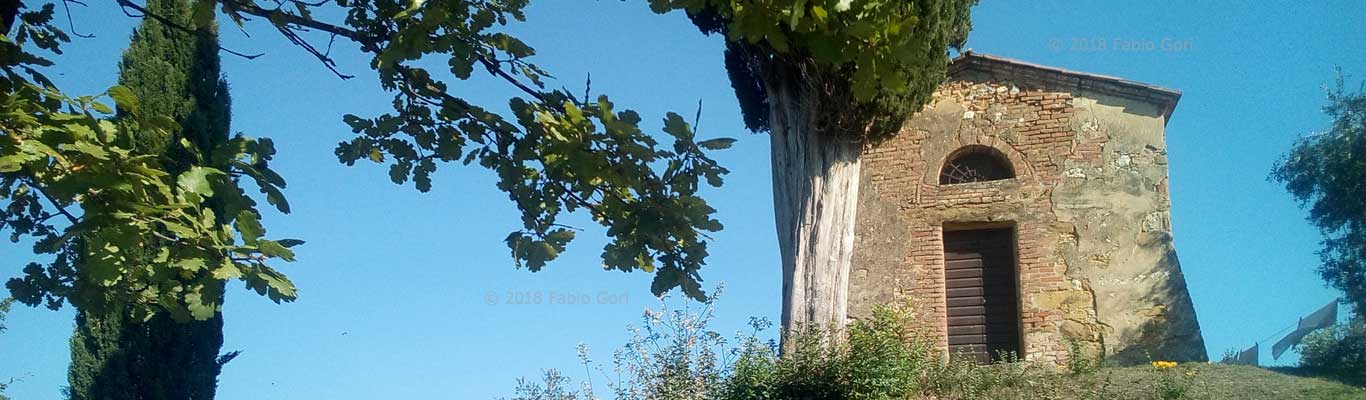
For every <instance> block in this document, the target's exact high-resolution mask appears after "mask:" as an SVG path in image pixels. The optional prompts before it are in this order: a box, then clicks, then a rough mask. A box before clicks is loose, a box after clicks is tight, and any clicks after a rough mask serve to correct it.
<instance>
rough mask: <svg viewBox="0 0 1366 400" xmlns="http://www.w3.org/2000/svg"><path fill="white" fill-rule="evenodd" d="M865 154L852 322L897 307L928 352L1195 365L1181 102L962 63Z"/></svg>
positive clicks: (1197, 339) (1018, 65) (1001, 63)
mask: <svg viewBox="0 0 1366 400" xmlns="http://www.w3.org/2000/svg"><path fill="white" fill-rule="evenodd" d="M949 71H950V73H949V79H948V81H947V82H946V83H945V84H943V85H942V86H941V87H940V88H939V90H938V91H937V92H936V94H935V96H934V99H933V100H932V101H931V103H930V104H928V105H926V106H925V108H924V109H923V110H922V111H921V112H919V113H918V114H916V115H915V116H914V117H913V118H912V119H911V120H910V121H908V122H907V124H906V127H905V128H904V129H903V130H902V131H901V132H900V133H899V134H898V135H896V136H894V137H893V138H891V139H888V140H887V141H885V142H883V143H879V144H878V145H877V146H873V147H872V148H871V149H870V150H868V151H867V153H866V154H865V155H864V159H863V169H862V176H861V177H860V185H861V186H860V198H859V211H858V222H857V224H858V226H857V229H856V232H857V235H856V238H855V250H854V258H853V267H852V269H851V272H850V273H851V275H850V283H849V289H850V291H849V299H850V315H851V316H854V317H858V316H862V315H866V314H867V312H868V311H869V309H870V307H871V306H873V305H876V304H890V303H904V302H910V303H911V304H912V305H913V307H914V308H915V309H916V310H917V313H916V314H917V318H918V320H919V321H920V323H921V324H923V325H922V326H926V327H927V328H928V331H929V332H931V333H933V336H934V338H935V339H936V340H937V341H938V343H939V344H940V346H941V347H943V348H947V349H949V350H950V351H951V352H954V353H957V352H967V353H969V355H970V356H976V357H978V358H979V360H986V359H987V358H988V357H990V356H989V355H988V354H997V352H998V351H1006V352H1016V354H1017V355H1020V356H1022V357H1023V358H1024V359H1026V360H1039V361H1052V362H1063V361H1065V360H1066V359H1067V358H1068V357H1070V355H1071V354H1073V351H1074V350H1075V351H1082V352H1086V353H1088V354H1091V355H1094V354H1105V355H1106V357H1107V359H1108V360H1111V361H1118V362H1121V363H1124V362H1146V361H1147V360H1148V357H1152V359H1169V360H1205V359H1206V353H1205V347H1204V341H1203V339H1202V338H1201V336H1200V328H1199V324H1198V323H1197V322H1196V318H1195V310H1194V308H1193V307H1192V305H1191V301H1190V297H1189V295H1188V293H1187V291H1186V286H1185V280H1184V278H1183V276H1182V274H1181V267H1180V265H1179V264H1178V262H1177V258H1176V252H1175V250H1174V249H1173V247H1172V236H1171V224H1170V213H1169V210H1170V201H1169V198H1168V193H1167V157H1166V145H1165V137H1164V136H1165V126H1166V122H1167V120H1168V118H1170V117H1171V114H1172V111H1173V110H1174V108H1175V106H1176V103H1177V100H1178V99H1179V98H1180V97H1181V94H1180V93H1179V92H1177V91H1173V90H1170V89H1164V88H1160V87H1156V86H1152V85H1147V84H1143V83H1138V82H1132V81H1127V80H1123V79H1118V78H1112V77H1106V76H1099V75H1093V74H1087V73H1080V72H1074V71H1068V70H1063V69H1059V68H1052V67H1045V66H1040V65H1035V64H1030V63H1025V62H1021V61H1017V60H1011V59H1006V58H1001V57H995V56H989V55H983V54H976V53H971V52H968V53H966V54H964V55H963V56H961V57H959V58H957V59H955V60H954V61H953V64H952V65H951V67H950V70H949Z"/></svg>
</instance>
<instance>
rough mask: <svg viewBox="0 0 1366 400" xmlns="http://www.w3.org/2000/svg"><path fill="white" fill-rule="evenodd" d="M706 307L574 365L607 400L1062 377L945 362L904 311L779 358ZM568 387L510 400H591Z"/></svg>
mask: <svg viewBox="0 0 1366 400" xmlns="http://www.w3.org/2000/svg"><path fill="white" fill-rule="evenodd" d="M714 297H715V296H713V298H714ZM713 305H714V303H706V304H704V305H703V306H702V308H701V309H700V310H698V311H696V312H695V313H691V314H690V313H689V312H687V311H686V310H685V311H672V312H670V311H667V310H666V311H664V312H655V311H650V310H647V311H646V313H645V324H644V328H642V329H637V328H632V330H631V332H632V334H631V336H630V337H631V338H630V340H629V341H628V343H627V345H626V346H625V347H623V348H622V349H621V350H618V351H617V352H616V353H614V355H613V362H612V363H611V367H610V369H609V368H607V367H605V366H603V365H599V364H597V363H595V362H594V361H593V360H592V359H591V357H589V356H588V353H587V350H586V349H585V348H582V347H581V348H580V359H581V360H580V361H581V362H582V363H583V364H584V365H585V366H586V368H587V369H588V371H587V372H588V374H589V375H590V376H591V377H594V378H595V379H596V378H597V377H602V378H606V384H605V386H606V388H607V389H608V390H609V391H610V397H611V398H615V399H623V400H625V399H736V400H741V399H751V400H756V399H905V398H937V399H969V398H1059V397H1061V396H1062V393H1063V392H1060V389H1058V383H1059V381H1060V380H1061V379H1065V378H1066V377H1069V376H1067V375H1061V374H1056V373H1050V372H1049V371H1047V370H1046V369H1044V368H1040V366H1039V365H1037V364H1030V363H1025V362H1014V360H1010V361H1012V362H1011V363H1008V364H1005V363H1003V364H998V365H990V366H979V365H977V364H976V363H974V362H973V361H972V360H971V359H970V358H955V361H952V362H949V363H944V362H943V359H942V353H941V352H940V351H939V350H936V349H935V348H934V347H933V346H932V345H931V344H930V342H929V341H928V340H927V339H926V338H925V337H923V336H922V335H921V334H920V333H918V332H917V331H916V330H915V328H914V325H912V324H911V320H910V319H909V318H910V316H909V314H908V313H907V312H906V311H904V310H902V309H891V308H886V309H880V310H878V311H876V312H875V313H874V314H873V316H872V317H870V318H868V319H866V320H860V321H857V322H855V323H854V324H852V325H850V326H849V328H848V330H847V331H846V335H844V336H842V339H840V340H839V341H838V342H836V343H831V342H829V340H830V339H829V338H831V337H832V336H830V335H828V334H826V333H823V332H817V331H813V330H805V331H799V332H797V333H794V334H793V335H794V336H793V337H790V338H788V339H787V340H786V341H785V342H784V343H785V344H784V346H785V347H784V348H785V351H784V354H783V355H782V356H781V357H779V355H778V347H777V345H776V344H775V343H774V342H772V341H766V340H762V339H760V338H759V336H758V335H759V333H760V332H761V331H763V330H765V329H767V328H768V327H769V326H770V324H769V323H768V322H767V321H765V320H762V319H755V320H752V321H751V327H752V328H753V330H752V331H751V332H747V333H745V332H742V333H737V334H736V335H735V336H734V337H733V339H729V340H728V339H726V338H725V337H724V336H723V335H720V334H718V333H716V332H714V331H711V330H709V329H707V327H706V323H707V322H708V321H710V318H711V315H712V313H713V312H714V307H713ZM592 381H593V380H592V379H590V380H589V382H592ZM572 386H573V385H572V382H571V381H570V380H569V379H568V378H566V377H564V376H563V375H561V374H560V373H559V372H554V371H550V372H547V373H546V375H545V377H544V379H543V381H542V382H540V383H538V382H533V381H528V380H519V382H518V386H517V388H516V394H517V397H515V398H516V399H519V400H540V399H576V398H583V399H595V398H598V397H597V394H596V393H595V392H594V389H595V388H594V387H593V385H591V384H585V385H583V388H582V389H579V390H574V389H569V388H571V387H572ZM1149 386H1151V385H1149ZM1090 387H1091V386H1088V388H1090ZM1089 390H1090V389H1088V391H1087V393H1092V392H1090V391H1089Z"/></svg>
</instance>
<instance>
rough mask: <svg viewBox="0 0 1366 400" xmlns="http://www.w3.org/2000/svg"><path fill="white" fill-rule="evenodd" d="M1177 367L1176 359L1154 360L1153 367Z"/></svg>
mask: <svg viewBox="0 0 1366 400" xmlns="http://www.w3.org/2000/svg"><path fill="white" fill-rule="evenodd" d="M1175 367H1176V362H1175V361H1153V368H1157V369H1168V368H1175Z"/></svg>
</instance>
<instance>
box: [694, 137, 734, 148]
mask: <svg viewBox="0 0 1366 400" xmlns="http://www.w3.org/2000/svg"><path fill="white" fill-rule="evenodd" d="M734 143H735V139H732V138H716V139H711V140H703V141H701V142H697V146H698V147H701V148H704V149H707V150H725V149H729V148H730V146H731V145H732V144H734Z"/></svg>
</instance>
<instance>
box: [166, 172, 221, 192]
mask: <svg viewBox="0 0 1366 400" xmlns="http://www.w3.org/2000/svg"><path fill="white" fill-rule="evenodd" d="M222 174H223V172H221V171H218V170H216V169H213V168H205V167H199V166H195V167H190V169H189V170H186V171H185V172H183V173H181V174H180V176H178V177H176V188H179V189H180V190H181V191H183V192H188V193H193V194H195V195H198V196H200V197H203V198H207V197H210V196H213V185H212V184H210V182H209V179H210V178H211V177H213V176H215V175H222Z"/></svg>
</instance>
